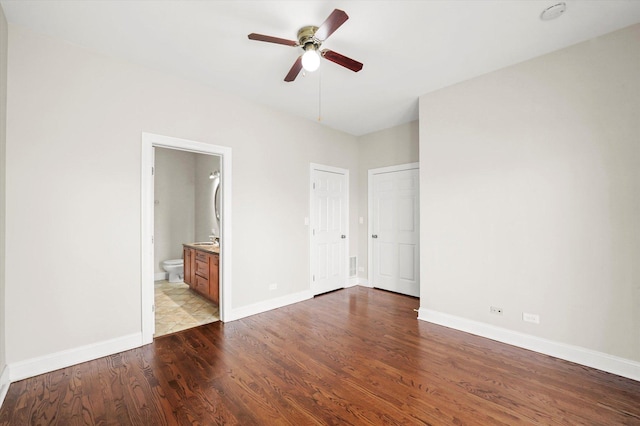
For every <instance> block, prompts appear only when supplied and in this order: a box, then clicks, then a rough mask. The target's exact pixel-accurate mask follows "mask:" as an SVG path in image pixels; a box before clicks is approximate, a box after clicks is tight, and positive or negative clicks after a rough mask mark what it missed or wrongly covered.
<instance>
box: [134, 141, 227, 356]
mask: <svg viewBox="0 0 640 426" xmlns="http://www.w3.org/2000/svg"><path fill="white" fill-rule="evenodd" d="M154 148H168V149H175V150H181V151H188V152H193V153H197V154H208V155H218V156H220V165H221V167H220V169H221V170H220V171H221V175H222V176H221V180H222V182H224V187H223V189H222V196H221V202H220V204H221V211H222V213H221V220H220V239H221V243H222V244H221V246H220V299H219V300H220V304H219V318H220V320H221V321H223V322H224V321H225V318H226V316H227V315H229V314H230V313H231V306H230V303H231V289H232V277H231V271H232V269H231V264H232V258H231V253H232V236H231V219H232V216H231V192H232V184H231V176H232V173H231V164H232V162H231V148H230V147H225V146H219V145H212V144H208V143H204V142H198V141H192V140H187V139H179V138H174V137H170V136H162V135H156V134H152V133H142V161H141V194H142V200H141V206H142V211H141V222H142V232H141V260H142V271H141V312H142V344H143V345H144V344H148V343H151V342H153V337H154V333H155V312H154V311H155V300H154V293H155V291H154V266H153V261H154V260H153V258H154V235H153V232H154V227H153V223H154V187H153V185H154V179H153V173H154V161H153V151H154Z"/></svg>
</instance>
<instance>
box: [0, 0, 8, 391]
mask: <svg viewBox="0 0 640 426" xmlns="http://www.w3.org/2000/svg"><path fill="white" fill-rule="evenodd" d="M7 43H8V32H7V20H6V18H5V16H4V11H3V10H2V6H0V376H1V375H2V372H3V370H4V368H5V366H6V364H7V362H6V351H5V327H6V324H7V322H6V314H5V308H6V306H5V300H6V299H5V261H6V254H5V217H6V215H5V212H6V203H5V194H6V172H5V171H6V165H7V159H6V146H7V144H6V131H7ZM2 384H3V383H1V382H0V394H1V392H2Z"/></svg>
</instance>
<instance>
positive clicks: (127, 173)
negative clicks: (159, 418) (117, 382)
mask: <svg viewBox="0 0 640 426" xmlns="http://www.w3.org/2000/svg"><path fill="white" fill-rule="evenodd" d="M9 46H10V48H9V80H8V109H7V110H8V118H7V119H8V121H9V122H10V123H11V126H9V128H8V129H7V159H8V161H7V180H8V182H9V184H8V185H7V206H8V208H7V216H6V220H7V224H8V226H7V236H6V238H7V240H6V242H7V246H8V247H11V250H9V251H8V252H7V271H6V272H7V274H6V278H7V279H6V291H7V300H11V303H10V304H9V305H8V306H7V312H6V315H7V324H8V328H7V335H6V342H7V361H8V362H9V363H15V362H19V361H22V360H28V359H33V358H34V357H38V356H44V355H47V354H51V353H56V352H59V351H63V350H71V349H74V348H77V347H79V346H82V345H89V344H92V343H95V342H102V341H106V340H108V339H116V338H119V337H121V336H126V335H130V334H132V333H138V332H140V329H141V312H140V292H141V286H140V269H141V264H140V257H141V256H140V234H141V226H140V221H141V219H140V215H141V212H140V210H141V207H140V203H141V201H140V198H141V190H140V167H141V133H142V132H149V133H156V134H162V135H167V136H174V137H180V138H184V139H190V140H196V141H201V142H205V143H211V144H216V145H223V146H228V147H231V148H232V149H233V206H232V207H233V253H232V258H233V271H232V273H233V293H232V294H233V296H232V297H233V298H232V301H231V304H232V307H233V308H240V307H243V306H247V305H250V304H253V303H257V302H261V301H265V300H269V299H273V298H276V297H279V296H285V295H290V294H295V293H299V292H302V291H305V290H308V289H309V252H308V247H309V230H308V227H307V226H305V223H304V218H305V217H306V216H308V210H309V163H311V162H314V163H319V164H327V165H332V166H336V167H342V168H346V169H349V170H350V172H351V176H352V180H351V186H350V189H351V199H350V202H351V205H352V206H357V205H358V190H357V188H358V187H357V179H355V178H353V177H355V176H357V164H358V146H357V140H356V138H355V137H353V136H350V135H347V134H345V133H341V132H338V131H335V130H332V129H329V128H326V127H324V126H321V125H320V124H318V123H314V122H311V121H306V120H302V119H299V118H296V117H292V116H289V115H286V114H283V113H280V112H277V111H274V110H272V109H269V108H266V107H262V106H259V105H255V104H252V103H249V102H246V101H244V100H242V99H239V98H236V97H233V96H229V95H226V94H225V93H222V92H219V91H216V90H214V89H211V88H209V87H205V86H202V85H199V84H195V83H191V82H187V81H184V80H181V79H178V78H174V77H171V76H167V75H165V74H161V73H157V72H154V71H151V70H149V69H146V68H142V67H139V66H135V65H131V64H129V63H125V62H121V61H118V60H114V59H112V58H109V57H105V56H103V55H99V54H95V53H92V52H90V51H87V50H84V49H82V48H79V47H77V46H74V45H70V44H67V43H64V42H60V41H57V40H54V39H51V38H48V37H44V36H40V35H37V34H35V33H33V32H31V31H28V30H26V29H23V28H20V27H16V26H13V25H10V26H9ZM248 123H249V124H250V125H248ZM267 159H268V161H265V160H267ZM350 226H351V229H357V208H354V209H352V215H351V218H350ZM35 241H37V243H38V247H37V248H38V250H37V263H38V267H37V268H34V267H33V255H34V242H35ZM356 252H357V241H356V239H352V240H351V246H350V254H351V255H354V254H355V253H356ZM25 270H28V271H29V273H28V274H25V273H24V271H25ZM270 283H278V288H277V290H274V291H270V290H269V288H268V286H269V284H270ZM34 295H37V297H34ZM43 324H46V325H47V326H46V327H43V326H42V325H43Z"/></svg>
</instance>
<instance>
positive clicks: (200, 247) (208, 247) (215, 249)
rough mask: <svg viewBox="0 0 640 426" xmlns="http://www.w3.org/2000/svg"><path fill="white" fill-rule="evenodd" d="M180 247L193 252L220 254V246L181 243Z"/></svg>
mask: <svg viewBox="0 0 640 426" xmlns="http://www.w3.org/2000/svg"><path fill="white" fill-rule="evenodd" d="M182 245H183V246H184V247H189V248H192V249H195V250H200V251H206V252H207V253H216V254H220V245H218V244H202V243H183V244H182Z"/></svg>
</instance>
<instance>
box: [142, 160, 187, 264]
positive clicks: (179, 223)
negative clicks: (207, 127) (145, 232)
mask: <svg viewBox="0 0 640 426" xmlns="http://www.w3.org/2000/svg"><path fill="white" fill-rule="evenodd" d="M196 155H197V154H194V153H192V152H186V151H179V150H171V149H165V148H156V149H155V179H154V217H153V220H154V222H153V226H154V259H153V260H154V262H153V263H154V268H155V272H156V273H158V272H164V269H162V265H161V263H162V262H163V261H165V260H169V259H180V258H182V243H189V242H194V241H195V214H196V213H195V170H196Z"/></svg>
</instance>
